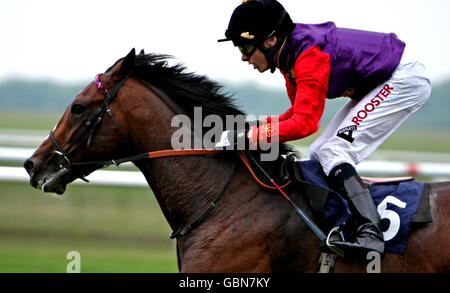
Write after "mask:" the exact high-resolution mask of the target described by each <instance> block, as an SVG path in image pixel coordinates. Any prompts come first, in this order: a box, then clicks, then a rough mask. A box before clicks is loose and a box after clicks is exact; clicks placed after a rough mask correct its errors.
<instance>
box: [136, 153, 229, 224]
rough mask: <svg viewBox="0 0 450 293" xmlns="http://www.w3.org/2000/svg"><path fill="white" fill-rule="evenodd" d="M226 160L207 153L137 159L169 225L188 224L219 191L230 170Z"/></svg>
mask: <svg viewBox="0 0 450 293" xmlns="http://www.w3.org/2000/svg"><path fill="white" fill-rule="evenodd" d="M227 165H228V164H220V163H219V162H218V160H216V159H213V158H207V157H199V156H192V157H190V156H187V157H167V158H159V159H156V160H153V161H150V162H149V161H147V162H140V163H138V164H137V166H138V168H139V169H140V170H141V172H142V173H143V174H144V176H145V177H146V179H147V182H148V183H149V185H150V187H151V189H152V190H153V192H154V194H155V196H156V198H157V200H158V203H159V205H160V207H161V209H162V211H163V213H164V215H165V217H166V219H167V221H168V222H169V224H170V226H171V227H172V229H174V230H177V229H179V228H182V227H184V226H186V225H188V224H190V223H191V222H192V221H193V220H194V219H195V218H196V217H197V216H198V215H199V214H200V213H201V212H202V211H203V210H205V209H206V208H207V205H208V204H209V203H210V202H211V201H212V200H213V198H214V197H215V196H216V195H217V194H218V193H219V192H220V188H221V186H222V185H223V182H224V181H225V180H226V177H227V176H228V174H229V172H230V168H229V166H227Z"/></svg>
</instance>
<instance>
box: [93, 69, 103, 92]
mask: <svg viewBox="0 0 450 293" xmlns="http://www.w3.org/2000/svg"><path fill="white" fill-rule="evenodd" d="M102 75H103V73H99V74H97V75H96V76H95V84H96V85H97V87H98V89H99V90H100V92H101V93H102V94H104V93H105V88H104V87H103V84H102V82H101V81H100V77H101V76H102Z"/></svg>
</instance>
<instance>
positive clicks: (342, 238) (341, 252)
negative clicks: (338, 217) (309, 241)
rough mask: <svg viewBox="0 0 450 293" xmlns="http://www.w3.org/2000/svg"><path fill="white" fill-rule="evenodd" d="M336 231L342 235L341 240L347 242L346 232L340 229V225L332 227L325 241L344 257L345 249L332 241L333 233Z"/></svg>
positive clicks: (331, 248) (330, 247)
mask: <svg viewBox="0 0 450 293" xmlns="http://www.w3.org/2000/svg"><path fill="white" fill-rule="evenodd" d="M334 233H337V234H338V235H339V236H340V238H341V240H340V241H342V242H345V237H344V233H342V231H341V230H340V226H336V227H334V228H333V229H331V231H330V233H328V236H327V239H326V241H325V243H326V245H327V247H328V248H329V249H330V250H332V251H333V252H335V253H336V254H337V255H339V256H340V257H344V255H345V253H344V251H343V250H342V249H340V248H339V247H337V246H336V245H333V244H331V243H330V238H331V235H332V234H334Z"/></svg>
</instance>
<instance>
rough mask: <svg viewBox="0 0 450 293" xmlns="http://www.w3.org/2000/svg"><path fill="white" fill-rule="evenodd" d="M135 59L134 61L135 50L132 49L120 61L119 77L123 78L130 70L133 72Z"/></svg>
mask: <svg viewBox="0 0 450 293" xmlns="http://www.w3.org/2000/svg"><path fill="white" fill-rule="evenodd" d="M135 59H136V50H135V49H134V48H133V49H131V51H130V53H128V55H127V56H126V57H125V58H123V60H122V66H121V67H120V71H119V74H120V76H124V75H126V74H128V73H129V72H130V71H131V70H133V67H134V60H135Z"/></svg>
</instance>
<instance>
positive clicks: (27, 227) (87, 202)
mask: <svg viewBox="0 0 450 293" xmlns="http://www.w3.org/2000/svg"><path fill="white" fill-rule="evenodd" d="M25 116H26V115H19V114H17V113H15V114H5V113H4V115H2V116H1V119H0V128H1V130H0V152H1V153H2V155H4V157H3V159H1V161H0V166H6V167H16V168H19V167H20V165H21V161H20V160H7V159H5V154H7V151H6V150H8V149H9V150H18V147H20V148H21V149H19V150H25V152H23V153H22V154H21V155H19V157H20V156H23V155H26V154H28V153H29V151H30V150H31V149H32V148H35V147H36V146H38V145H39V143H40V141H41V140H42V139H43V138H44V137H45V136H46V133H47V131H46V130H47V129H51V128H53V126H54V124H55V123H56V120H57V117H55V116H52V117H47V118H45V117H46V115H39V114H34V115H33V116H30V117H25ZM24 117H25V118H24ZM5 128H8V129H7V130H6V129H5ZM29 128H31V129H33V128H34V130H33V131H29V130H24V129H29ZM44 130H45V131H44ZM36 131H37V132H36ZM317 135H318V134H317ZM313 139H314V137H312V138H310V139H309V141H308V139H307V140H305V141H302V144H299V147H300V148H303V149H305V148H306V146H307V145H308V144H309V143H310V141H311V140H313ZM449 146H450V136H449V135H448V133H444V132H436V133H433V132H431V131H423V132H418V131H413V132H411V130H408V129H401V130H400V132H398V133H396V134H394V135H393V136H392V137H391V138H390V139H388V141H386V143H385V144H383V145H382V147H381V148H380V150H379V151H377V152H376V153H375V154H374V155H373V156H372V157H371V158H370V159H377V160H384V161H390V163H392V161H401V160H403V161H407V162H408V161H409V162H416V161H427V162H432V161H435V162H436V161H437V162H438V163H445V162H446V163H450V154H449V153H448V150H449V149H450V147H449ZM405 148H406V149H408V152H404V151H401V150H402V149H405ZM425 151H427V152H425ZM430 151H432V152H430ZM424 152H425V153H424ZM19 153H20V152H19ZM420 156H422V157H420ZM424 156H425V157H424ZM0 157H1V155H0ZM372 163H373V161H372ZM388 168H389V167H388ZM120 169H121V170H123V171H136V170H135V169H134V167H130V166H123V167H121V168H120ZM20 170H22V169H20ZM113 170H115V167H110V168H108V169H107V171H111V172H116V171H113ZM94 174H95V173H94ZM378 176H381V175H380V174H378ZM418 179H421V180H430V178H425V177H418ZM438 179H441V180H442V179H444V178H442V177H440V178H438ZM133 180H134V179H133ZM170 232H171V229H170V227H169V226H168V224H167V222H166V220H165V219H164V217H163V215H162V212H161V210H160V208H159V206H158V203H157V201H156V200H155V198H154V196H153V193H152V191H151V190H150V188H148V187H147V186H145V184H143V185H141V187H136V186H134V187H133V186H128V187H121V186H105V185H93V184H73V185H69V186H68V188H67V191H66V193H65V194H64V195H63V196H49V195H47V194H44V193H43V192H42V191H40V190H36V189H33V188H32V187H31V186H30V185H29V184H28V183H27V182H16V181H12V180H8V181H0V235H1V237H0V272H61V273H63V272H65V271H66V265H67V264H68V262H69V261H68V260H66V255H67V253H68V252H69V251H78V252H79V253H80V255H81V272H177V265H176V256H175V255H176V254H175V241H173V240H170V239H169V237H168V234H169V233H170Z"/></svg>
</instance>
